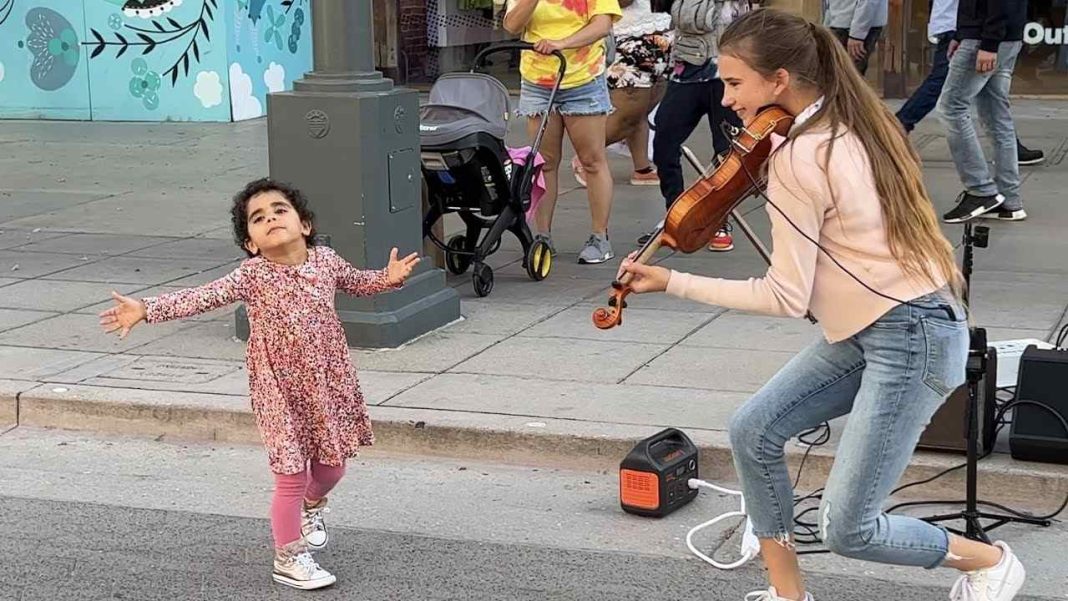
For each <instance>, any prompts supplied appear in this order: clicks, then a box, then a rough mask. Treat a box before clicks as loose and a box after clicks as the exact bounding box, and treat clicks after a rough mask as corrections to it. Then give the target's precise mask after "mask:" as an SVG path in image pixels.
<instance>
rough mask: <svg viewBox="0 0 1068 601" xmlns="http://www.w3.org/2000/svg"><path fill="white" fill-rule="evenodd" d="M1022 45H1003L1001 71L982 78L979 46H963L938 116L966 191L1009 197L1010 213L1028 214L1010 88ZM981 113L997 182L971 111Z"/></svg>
mask: <svg viewBox="0 0 1068 601" xmlns="http://www.w3.org/2000/svg"><path fill="white" fill-rule="evenodd" d="M1021 46H1022V42H1002V43H1001V44H1000V45H998V52H997V66H996V67H994V70H993V71H988V72H986V73H978V72H977V71H976V70H975V57H976V55H977V54H978V53H979V40H963V41H962V42H961V43H960V47H959V48H958V49H957V51H956V52H955V53H954V54H953V58H951V59H950V61H949V74H948V75H947V76H946V83H945V85H944V86H943V88H942V96H941V97H940V98H939V99H938V111H939V113H941V117H942V123H944V124H945V126H946V137H947V139H948V142H949V152H950V154H952V155H953V162H954V163H955V164H956V166H957V174H958V175H960V179H961V183H963V184H964V189H965V190H966V191H968V193H970V194H974V195H976V196H993V195H994V194H997V193H999V192H1000V193H1001V194H1002V195H1003V196H1005V204H1004V205H1002V208H1003V209H1005V210H1012V211H1015V210H1019V209H1022V208H1023V203H1022V202H1021V200H1020V165H1019V163H1018V162H1017V161H1018V160H1019V159H1018V157H1017V155H1016V126H1015V125H1013V122H1012V113H1011V112H1010V111H1009V87H1010V86H1011V84H1012V70H1013V68H1015V66H1016V57H1017V55H1019V53H1020V48H1021ZM973 105H974V106H975V107H976V108H977V109H978V111H979V119H981V120H982V121H983V126H984V127H985V128H986V131H987V134H989V136H990V138H991V140H992V141H993V147H994V177H991V176H990V168H989V165H988V164H987V161H986V157H985V156H983V148H982V146H980V145H979V134H978V133H976V131H975V124H974V123H973V121H972V114H971V109H972V106H973Z"/></svg>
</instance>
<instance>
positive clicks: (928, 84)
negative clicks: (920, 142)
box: [897, 31, 954, 132]
mask: <svg viewBox="0 0 1068 601" xmlns="http://www.w3.org/2000/svg"><path fill="white" fill-rule="evenodd" d="M953 34H954V32H952V31H947V32H945V33H940V34H938V43H937V44H935V47H934V57H933V59H934V60H933V61H932V65H931V72H930V73H928V74H927V78H926V79H924V80H923V83H921V84H920V87H918V88H916V91H915V92H913V93H912V96H911V97H909V99H908V101H906V102H905V104H904V105H902V106H901V108H900V109H898V111H897V119H898V121H901V125H903V126H904V127H905V131H909V132H910V131H912V129H913V128H915V127H916V124H917V123H919V122H920V121H923V118H924V117H926V116H927V113H930V112H931V110H932V109H934V107H935V104H937V103H938V96H939V95H940V94H942V85H943V84H945V83H946V75H948V74H949V57H948V56H946V53H947V52H948V51H949V42H950V40H952V39H953Z"/></svg>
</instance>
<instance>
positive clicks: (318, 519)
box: [300, 498, 330, 550]
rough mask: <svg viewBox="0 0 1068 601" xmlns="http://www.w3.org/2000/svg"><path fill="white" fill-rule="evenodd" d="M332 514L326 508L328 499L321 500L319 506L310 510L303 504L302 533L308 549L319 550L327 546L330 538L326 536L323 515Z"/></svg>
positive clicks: (301, 514)
mask: <svg viewBox="0 0 1068 601" xmlns="http://www.w3.org/2000/svg"><path fill="white" fill-rule="evenodd" d="M327 513H330V508H329V507H327V506H326V499H325V498H324V499H320V500H319V504H318V505H316V506H315V507H311V508H309V507H308V506H307V505H304V504H303V503H301V507H300V533H301V534H302V535H304V542H306V543H308V547H310V548H312V549H315V550H319V549H322V548H323V547H325V546H326V541H327V540H328V538H329V537H328V536H327V534H326V522H324V521H323V515H324V514H327Z"/></svg>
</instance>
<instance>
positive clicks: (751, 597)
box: [745, 586, 814, 601]
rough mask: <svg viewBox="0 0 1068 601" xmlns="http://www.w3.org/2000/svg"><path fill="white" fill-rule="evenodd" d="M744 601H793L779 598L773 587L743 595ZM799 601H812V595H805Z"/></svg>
mask: <svg viewBox="0 0 1068 601" xmlns="http://www.w3.org/2000/svg"><path fill="white" fill-rule="evenodd" d="M745 601H794V600H793V599H787V598H786V597H780V596H779V593H778V592H777V591H776V590H775V587H774V586H772V587H769V588H768V590H766V591H753V592H751V593H747V594H746V595H745ZM799 601H814V600H813V599H812V595H810V594H809V593H807V592H806V593H805V597H804V599H800V600H799Z"/></svg>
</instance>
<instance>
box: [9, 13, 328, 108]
mask: <svg viewBox="0 0 1068 601" xmlns="http://www.w3.org/2000/svg"><path fill="white" fill-rule="evenodd" d="M309 11H310V2H309V0H0V118H25V119H93V120H121V121H230V120H235V121H240V120H245V119H253V118H256V117H260V116H262V115H263V114H264V112H265V111H266V106H267V104H266V97H267V94H268V93H269V92H280V91H283V90H288V89H292V86H293V80H294V79H298V78H300V77H302V76H303V75H304V73H305V72H306V71H308V70H309V69H310V68H311V56H312V52H311V19H310V15H309Z"/></svg>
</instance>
